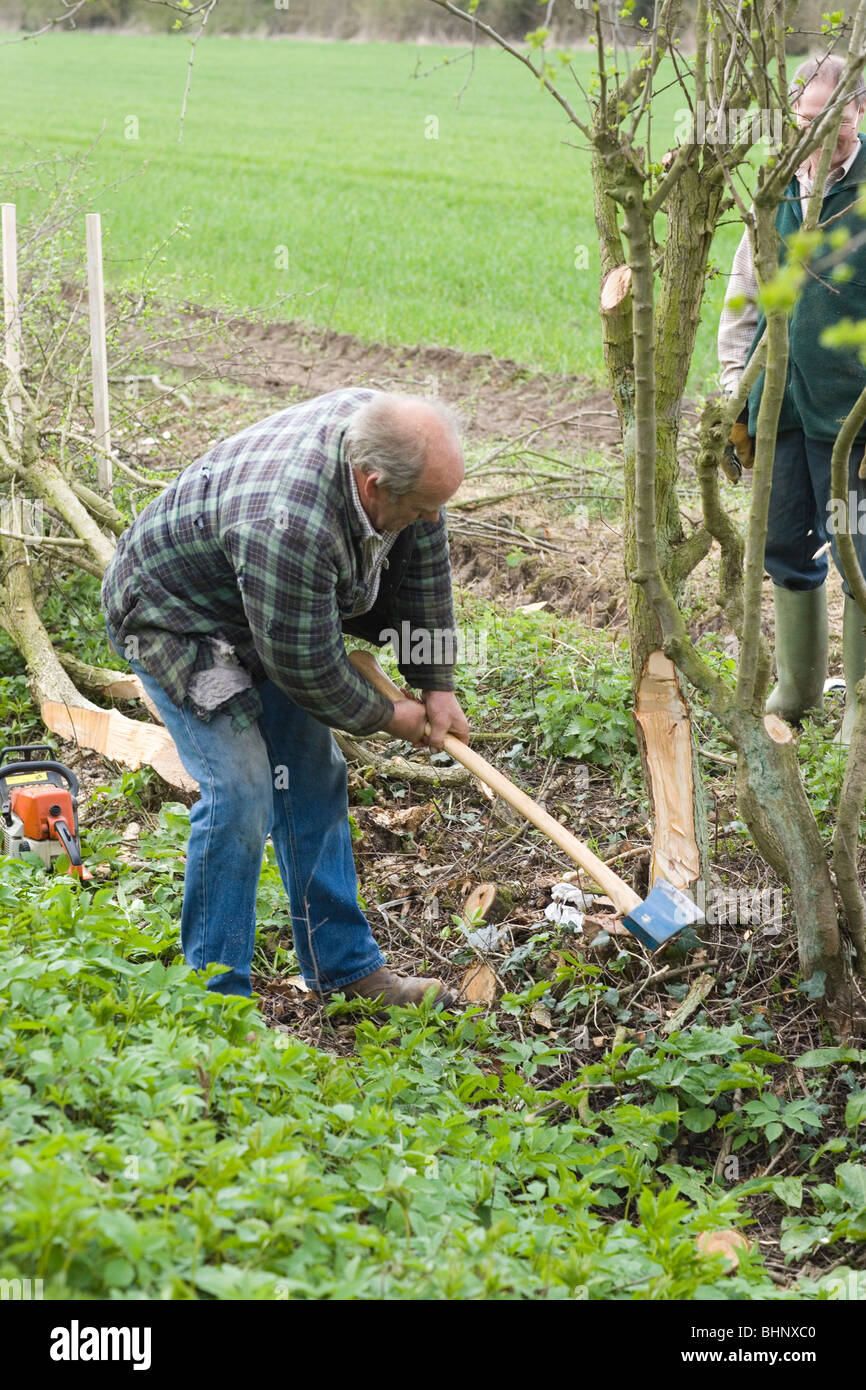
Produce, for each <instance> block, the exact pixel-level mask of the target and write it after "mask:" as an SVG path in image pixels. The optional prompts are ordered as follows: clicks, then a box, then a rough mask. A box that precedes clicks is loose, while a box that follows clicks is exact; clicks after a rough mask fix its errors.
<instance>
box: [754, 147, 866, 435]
mask: <svg viewBox="0 0 866 1390" xmlns="http://www.w3.org/2000/svg"><path fill="white" fill-rule="evenodd" d="M859 185H866V140H864V137H863V136H862V135H861V136H860V153H859V154H858V155H857V158H856V159H855V160H854V163H853V164H852V165H851V168H850V169H849V170H848V173H847V174H846V175H845V177H844V178H842V179H840V180H839V182H838V183H835V184H833V186H832V187H831V188H829V189H828V190H827V194H826V196H825V198H824V203H823V206H822V208H821V219H820V220H821V222H822V223H826V222H827V221H828V220H829V219H832V221H831V222H830V226H829V227H828V229H827V230H828V233H829V232H835V231H836V230H837V229H839V228H844V229H845V230H847V231H848V232H849V234H850V235H851V237H852V238H853V237H857V236H861V237H863V242H862V244H861V245H859V246H854V247H853V248H852V249H851V251H850V252H848V253H847V254H846V256H845V265H846V266H847V267H848V268H849V270H850V279H848V280H834V279H833V267H832V266H831V267H830V268H829V269H827V270H821V269H820V265H821V262H822V260H823V259H824V258H825V257H826V256H827V255H829V254H830V252H831V247H830V245H829V242H827V241H825V242H824V243H823V244H822V245H821V246H819V247H818V250H817V252H816V253H815V255H814V256H813V258H812V261H811V265H812V270H813V273H812V274H807V276H806V279H805V280H804V281H803V284H802V286H801V287H800V293H799V296H798V298H797V302H796V304H795V305H794V309H793V312H792V314H791V318H790V321H789V326H788V379H787V382H786V384H785V395H784V399H783V401H782V409H781V413H780V415H779V433H781V432H782V431H783V430H802V431H803V433H804V434H805V436H806V438H807V439H824V440H833V439H835V438H836V435H837V434H838V433H839V427H840V425H841V424H842V421H843V420H844V419H845V417H846V415H847V414H848V412H849V411H850V409H851V407H852V406H853V404H854V402H855V401H856V400H857V397H858V396H859V395H860V392H861V391H862V390H863V387H864V386H866V367H864V366H863V364H862V363H861V361H860V359H859V356H858V354H857V352H856V351H855V350H853V349H851V348H829V347H822V345H821V334H822V332H823V330H824V329H825V328H827V327H829V325H830V324H834V323H837V322H838V321H839V319H842V318H851V319H855V320H857V319H866V236H864V233H866V216H862V215H861V214H860V213H859V212H858V211H857V207H856V205H857V202H858V199H859V198H860V197H861V196H863V195H866V187H860V186H859ZM840 214H841V216H840ZM802 224H803V210H802V208H801V206H800V186H799V183H798V182H797V180H796V179H792V180H791V182H790V183H789V184H788V187H787V188H786V190H785V198H784V201H783V202H782V203H780V205H779V209H778V211H777V213H776V228H777V230H778V232H779V236H780V237H781V241H782V244H781V247H780V250H779V263H780V264H783V263H784V261H785V260H786V258H787V253H788V252H787V248H788V240H789V238H790V237H791V236H792V235H793V233H794V232H796V231H797V230H798V229H799V228H800V227H801V226H802ZM765 322H766V320H765V318H764V316H763V315H762V316H761V318H760V320H759V322H758V329H757V332H756V334H755V337H754V340H753V342H752V346H751V347H750V349H749V356H750V357H751V355H752V353H753V352H754V351H755V348H756V347H757V345H758V340H759V339H760V336H761V334H762V333H763V331H764V324H765ZM763 389H764V373H763V372H761V375H760V376H759V377H758V380H757V381H756V382H755V385H754V386H753V387H752V391H751V394H750V396H749V433H750V434H751V435H754V434H755V429H756V425H757V419H758V407H759V406H760V404H761V393H762V391H763ZM864 437H866V427H864V430H863V431H862V432H861V435H860V438H864Z"/></svg>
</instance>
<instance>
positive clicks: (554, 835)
mask: <svg viewBox="0 0 866 1390" xmlns="http://www.w3.org/2000/svg"><path fill="white" fill-rule="evenodd" d="M349 660H350V661H351V663H352V665H353V666H354V667H355V669H356V670H357V671H358V672H359V673H360V674H361V675H362V676H364V677H365V679H366V680H368V681H369V682H370V684H371V685H372V686H373V687H374V688H375V689H376V690H378V691H379V694H380V695H386V696H387V697H388V699H389V700H405V699H406V696H405V695H404V694H403V692H402V690H400V689H398V687H397V686H396V685H395V684H394V682H393V681H392V680H389V678H388V676H386V675H385V672H384V671H383V670H382V667H381V666H380V665H379V663H378V661H377V660H376V658H375V657H374V656H373V654H372V652H365V651H361V650H360V649H356V650H355V651H353V652H350V653H349ZM428 727H429V726H428ZM443 746H444V748H445V751H446V753H449V754H450V756H451V757H452V758H455V759H456V761H457V762H458V763H462V764H463V766H464V767H465V768H468V769H469V771H470V772H471V773H473V774H474V775H475V776H476V777H478V778H479V779H480V780H481V781H482V782H486V783H487V785H488V787H490V788H491V789H492V790H493V791H495V792H497V793H498V794H499V796H501V797H502V799H503V801H507V802H508V804H509V806H513V807H514V809H515V811H519V813H520V815H521V816H523V817H524V818H525V819H526V820H528V821H529V822H530V823H531V824H532V825H534V826H535V827H536V829H537V830H540V831H541V832H542V834H543V835H546V836H547V838H548V839H549V840H552V841H553V843H554V844H555V845H559V848H560V849H561V850H563V851H564V853H565V854H567V855H568V857H569V859H573V860H574V862H575V864H579V865H580V867H581V868H582V869H585V870H586V872H587V873H588V874H589V875H590V876H591V877H592V879H593V881H594V882H595V883H597V884H598V886H599V887H600V888H602V889H603V890H604V892H605V893H606V894H607V896H608V897H609V898H610V900H611V902H612V903H613V905H614V907H615V908H616V910H617V912H619V913H621V914H622V916H626V915H627V914H628V913H629V912H633V911H634V910H635V908H636V907H640V905H641V903H642V902H643V899H642V898H639V897H638V895H637V893H636V892H635V891H634V889H633V888H630V887H629V885H628V884H627V883H625V882H624V881H623V880H622V879H621V878H620V877H619V875H618V874H615V873H614V872H613V870H612V869H609V868H608V867H607V865H606V864H605V863H603V862H602V860H601V859H599V857H598V855H596V854H593V852H592V850H591V849H590V848H589V846H588V845H585V844H584V843H583V841H582V840H578V839H577V838H576V836H574V835H572V833H571V831H570V830H566V828H565V826H564V825H560V823H559V821H558V820H554V819H553V816H550V815H548V813H547V811H542V809H541V807H540V806H539V805H538V803H537V802H536V801H533V800H532V797H531V796H527V794H526V792H522V791H521V790H520V788H519V787H515V785H514V783H513V782H510V781H509V780H508V778H507V777H504V776H503V774H502V773H501V772H497V770H496V768H495V767H491V765H490V763H489V762H487V760H486V759H485V758H482V757H481V754H480V753H476V752H475V751H474V750H473V749H472V748H470V747H469V745H468V744H466V743H462V742H461V741H460V739H459V738H455V737H454V735H453V734H446V735H445V738H444V740H443Z"/></svg>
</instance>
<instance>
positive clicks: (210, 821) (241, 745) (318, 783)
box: [108, 630, 385, 995]
mask: <svg viewBox="0 0 866 1390" xmlns="http://www.w3.org/2000/svg"><path fill="white" fill-rule="evenodd" d="M108 636H109V639H110V640H111V644H112V646H113V647H114V649H115V651H116V652H117V653H118V655H122V653H121V652H120V649H119V647H118V645H117V642H116V641H115V639H114V637H113V634H112V633H111V631H110V630H109V632H108ZM126 659H127V661H128V665H129V666H131V667H132V669H133V671H134V672H135V673H136V675H137V676H139V677H140V679H141V683H142V685H143V686H144V688H145V690H146V691H147V693H148V695H149V696H150V698H151V699H152V700H153V703H154V704H155V705H156V708H157V709H158V711H159V714H160V717H161V719H162V721H163V723H164V724H165V727H166V729H167V730H168V732H169V733H170V734H171V736H172V738H173V739H174V742H175V744H176V746H177V751H178V753H179V754H180V758H181V761H182V763H183V765H184V767H185V768H186V770H187V772H188V773H189V775H190V776H191V777H194V778H195V780H196V781H197V782H198V784H199V789H200V792H201V795H200V797H199V800H198V801H197V802H196V803H195V805H194V806H193V807H192V810H191V811H190V818H189V819H190V837H189V846H188V850H187V860H186V873H185V877H184V894H183V910H182V913H181V945H182V947H183V953H184V957H185V958H186V960H187V962H188V963H189V964H190V965H192V966H194V967H195V968H196V969H197V970H200V969H202V968H204V967H205V966H206V965H208V964H210V963H211V962H212V961H217V962H219V964H220V965H227V966H229V967H230V968H229V971H228V973H227V974H222V975H219V976H214V978H213V980H212V981H211V984H210V988H211V989H215V990H218V991H220V992H221V993H223V994H245V995H248V994H250V992H251V987H250V966H251V963H252V958H253V946H254V943H255V934H256V889H257V887H258V882H259V875H260V873H261V867H262V857H263V855H264V848H265V840H266V839H267V836H268V835H269V834H270V836H271V840H272V843H273V846H274V851H275V854H276V858H277V864H278V865H279V870H280V877H281V878H282V880H283V884H284V886H285V889H286V892H287V894H288V897H289V904H290V907H291V920H292V934H293V937H294V945H295V950H296V952H297V955H298V960H299V962H300V966H301V971H302V973H303V976H304V979H305V981H306V982H307V984H308V985H309V986H310V988H311V989H315V990H319V991H322V992H326V991H328V990H334V989H341V988H343V987H344V986H345V985H350V984H353V983H354V981H355V980H360V979H361V978H362V977H363V976H364V975H370V974H371V973H372V972H373V971H374V970H378V969H379V967H380V966H382V965H384V964H385V957H384V956H383V955H382V953H381V951H380V950H379V948H378V946H377V945H376V942H375V941H374V939H373V933H372V931H371V930H370V924H369V922H368V921H367V919H366V917H365V916H364V914H363V913H362V911H361V909H360V907H359V906H358V880H357V877H356V874H355V861H354V857H353V855H352V838H351V832H350V830H349V819H348V810H349V802H348V795H347V779H346V760H345V758H344V757H343V755H342V753H341V752H340V750H339V748H338V747H337V745H336V743H335V742H334V739H333V738H332V736H331V731H330V729H328V728H326V727H325V725H324V724H320V723H319V721H318V720H317V719H314V718H313V717H312V715H310V714H307V713H306V712H305V711H304V710H302V709H301V708H300V706H298V705H296V704H295V703H294V702H293V701H292V700H290V699H289V697H288V696H287V695H285V694H284V693H283V692H282V690H280V688H279V686H277V685H274V684H273V682H272V681H265V682H264V684H263V685H261V686H260V687H259V693H260V695H261V698H262V704H263V707H264V709H263V713H262V715H261V716H260V718H259V719H258V720H257V721H256V723H255V724H251V725H249V726H248V727H247V728H246V729H243V730H241V731H240V732H236V731H235V730H234V729H233V728H232V721H231V717H230V716H229V715H227V714H215V715H214V716H213V718H212V719H211V720H209V721H205V720H202V719H197V718H196V716H195V715H194V714H193V713H192V710H191V708H190V706H189V702H188V701H186V700H184V702H183V704H182V705H180V706H178V705H175V704H173V703H172V701H171V700H170V699H169V697H168V695H167V694H166V692H165V691H164V690H163V688H162V686H161V685H159V684H158V682H157V681H155V680H154V678H153V676H151V675H149V674H148V672H147V671H145V670H144V668H143V667H142V666H141V664H140V663H139V662H137V661H129V660H128V658H126Z"/></svg>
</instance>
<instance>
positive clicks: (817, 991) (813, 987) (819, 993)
mask: <svg viewBox="0 0 866 1390" xmlns="http://www.w3.org/2000/svg"><path fill="white" fill-rule="evenodd" d="M826 989H827V972H826V971H825V970H816V971H815V973H814V975H812V976H810V977H809V979H808V980H804V981H803V982H802V984H799V985H798V986H797V991H798V993H799V994H805V996H806V998H807V999H823V998H824V994H825V992H826Z"/></svg>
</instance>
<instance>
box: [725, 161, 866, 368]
mask: <svg viewBox="0 0 866 1390" xmlns="http://www.w3.org/2000/svg"><path fill="white" fill-rule="evenodd" d="M860 150H861V145H860V143H859V141H858V143H857V144H856V145H855V146H854V149H853V150H852V151H851V153H850V155H849V156H848V158H847V159H846V160H845V162H844V164H840V165H839V167H838V169H831V170H830V173H829V174H828V176H827V182H826V184H825V189H826V188H830V187H831V186H832V184H834V183H838V181H839V179H841V178H844V176H845V175H846V174H847V173H848V170H849V169H850V168H851V165H852V164H853V163H854V160H855V159H856V158H857V156H858V154H859V153H860ZM797 183H798V184H799V186H800V206H801V207H802V209H803V216H804V217H805V216H806V210H807V208H808V206H809V199H810V197H811V196H812V188H813V181H812V179H811V178H810V177H809V175H808V174H807V173H806V171H805V169H798V170H797ZM731 300H741V301H742V302H741V303H740V305H739V306H738V307H736V308H734V307H732V305H731V303H730V301H731ZM758 317H759V316H758V278H757V276H756V274H755V258H754V256H753V254H752V243H751V240H750V239H749V233H748V230H746V231H744V232H743V235H742V238H741V240H740V244H739V246H738V247H737V249H736V252H735V253H734V260H733V264H732V265H731V274H730V276H729V278H728V288H727V291H726V292H725V303H724V307H723V308H722V315H721V318H720V319H719V334H718V353H719V366H720V368H721V370H720V373H719V380H720V382H721V385H722V390H723V391H724V393H725V395H726V396H732V395H733V394H734V392H735V391H736V389H737V387H738V385H739V383H740V377H741V376H742V375H743V372H744V371H745V367H746V361H747V359H748V356H749V348H750V347H751V346H752V341H753V339H754V337H755V330H756V329H757V327H758Z"/></svg>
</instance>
